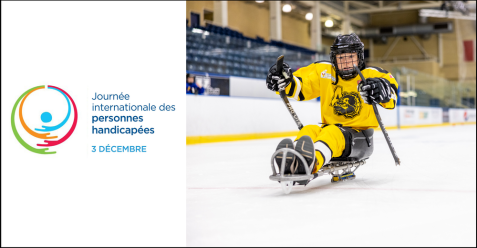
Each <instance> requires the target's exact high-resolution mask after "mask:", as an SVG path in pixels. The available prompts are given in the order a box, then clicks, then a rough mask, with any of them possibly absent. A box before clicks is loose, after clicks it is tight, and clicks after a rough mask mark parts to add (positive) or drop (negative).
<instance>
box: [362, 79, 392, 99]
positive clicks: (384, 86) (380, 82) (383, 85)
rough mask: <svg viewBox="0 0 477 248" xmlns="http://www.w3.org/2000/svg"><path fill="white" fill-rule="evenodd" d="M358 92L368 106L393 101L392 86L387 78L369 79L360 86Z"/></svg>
mask: <svg viewBox="0 0 477 248" xmlns="http://www.w3.org/2000/svg"><path fill="white" fill-rule="evenodd" d="M358 91H359V94H360V95H361V98H362V99H363V101H364V102H365V103H367V104H373V103H376V104H378V103H387V102H389V100H391V97H392V90H391V84H390V83H389V81H388V80H387V79H385V78H368V79H366V82H363V81H361V82H360V83H359V84H358Z"/></svg>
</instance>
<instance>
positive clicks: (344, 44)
mask: <svg viewBox="0 0 477 248" xmlns="http://www.w3.org/2000/svg"><path fill="white" fill-rule="evenodd" d="M330 59H331V64H332V65H333V66H334V67H335V70H336V72H337V74H338V75H339V76H340V77H341V78H342V79H344V80H349V79H352V78H354V77H356V76H357V75H358V72H357V71H356V70H355V69H354V67H353V65H357V66H358V68H359V69H360V70H363V69H364V68H365V67H366V66H365V64H364V45H363V43H362V42H361V40H360V39H359V37H358V36H357V35H356V34H354V33H353V34H350V35H338V37H336V40H335V42H334V43H333V45H332V46H331V52H330Z"/></svg>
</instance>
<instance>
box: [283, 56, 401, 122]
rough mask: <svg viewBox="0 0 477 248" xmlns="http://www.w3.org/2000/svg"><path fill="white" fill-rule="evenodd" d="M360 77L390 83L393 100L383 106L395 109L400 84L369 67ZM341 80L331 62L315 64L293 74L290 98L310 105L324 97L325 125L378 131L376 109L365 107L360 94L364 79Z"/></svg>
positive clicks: (380, 70)
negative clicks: (308, 102) (376, 129)
mask: <svg viewBox="0 0 477 248" xmlns="http://www.w3.org/2000/svg"><path fill="white" fill-rule="evenodd" d="M361 73H362V74H363V76H364V77H365V78H385V79H387V80H388V81H389V82H390V83H391V88H392V89H393V91H394V92H393V98H392V99H391V100H390V101H389V102H387V103H381V104H380V105H381V106H382V107H384V108H386V109H394V107H395V106H396V100H397V95H396V94H397V89H398V83H397V81H396V80H395V79H394V77H393V76H392V75H391V73H389V72H387V71H386V70H384V69H381V68H379V67H367V68H366V69H364V70H362V71H361ZM336 76H338V75H337V74H336V73H335V70H334V68H333V66H332V64H331V63H330V62H328V61H319V62H315V63H313V64H311V65H309V66H307V67H302V68H300V69H299V70H297V71H296V72H294V73H293V79H294V80H293V81H292V82H291V83H290V84H289V85H288V86H287V87H286V89H285V92H286V94H287V96H288V97H289V98H294V99H295V100H297V101H307V100H311V99H314V98H317V97H321V99H320V100H321V122H322V123H324V124H338V123H339V124H342V125H343V126H345V127H352V128H354V129H359V130H365V129H368V128H376V127H378V125H379V124H378V121H377V120H376V116H375V114H374V109H373V106H372V105H370V104H366V103H364V101H363V99H361V95H360V94H359V92H358V83H359V82H361V78H360V77H359V75H358V76H356V77H355V78H353V79H350V80H344V79H342V78H341V77H339V76H338V77H339V78H338V79H336V78H335V77H336Z"/></svg>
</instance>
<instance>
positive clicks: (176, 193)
mask: <svg viewBox="0 0 477 248" xmlns="http://www.w3.org/2000/svg"><path fill="white" fill-rule="evenodd" d="M185 4H186V3H185V2H151V1H146V2H133V1H129V2H126V1H122V2H109V1H106V2H95V1H88V2H79V1H69V2H56V1H54V2H27V1H23V2H11V1H9V2H2V89H1V92H2V96H1V101H2V136H1V137H2V156H1V158H2V246H33V247H35V246H36V247H41V246H44V247H55V246H57V247H58V246H60V247H61V246H109V247H115V246H172V245H175V246H184V245H185V207H186V206H185V188H184V185H185V177H174V178H171V177H164V174H165V173H171V168H170V165H171V164H175V165H179V166H175V167H174V168H173V172H172V173H174V174H176V175H181V174H182V175H183V174H185V168H184V166H180V165H184V164H185V157H184V156H183V153H184V149H185V134H184V130H185V122H186V120H185V96H184V87H183V86H184V85H183V81H182V77H181V79H180V80H179V79H178V77H177V75H181V74H183V73H184V68H185V59H184V58H185V49H184V48H185V45H186V44H185V42H186V39H185V38H186V37H185V30H184V25H183V24H184V21H183V20H184V18H183V12H184V10H185ZM171 37H174V38H173V39H171ZM171 65H174V66H171ZM38 85H54V86H58V87H60V88H62V89H63V90H65V91H66V92H68V93H69V94H70V95H71V97H72V98H73V99H74V101H75V102H76V105H77V109H78V124H77V127H76V129H75V131H74V133H73V134H72V136H71V137H70V138H69V139H68V140H67V141H66V142H65V143H63V144H61V145H59V146H55V147H52V148H51V149H52V150H55V151H57V154H54V155H41V154H36V153H32V152H30V151H28V150H26V149H25V148H24V147H23V146H21V145H20V143H19V142H17V140H16V138H15V137H14V135H13V132H12V128H11V124H10V117H11V112H12V108H13V105H14V103H15V101H16V100H17V98H18V97H19V96H20V95H21V94H23V93H24V92H25V91H26V90H28V89H30V88H32V87H35V86H38ZM95 92H98V93H103V94H107V93H109V94H121V93H123V94H129V95H130V96H131V99H130V100H129V101H92V100H91V98H93V97H94V93H95ZM38 93H39V94H35V95H33V94H32V95H31V98H28V99H27V100H26V102H25V106H24V107H25V115H27V116H28V117H26V118H27V120H26V121H27V123H28V125H29V126H31V127H33V128H34V127H36V126H37V125H38V124H41V122H39V114H41V112H42V111H52V114H53V118H55V117H56V118H57V117H60V116H64V114H65V111H66V104H65V103H63V101H65V100H64V99H62V97H61V96H58V95H51V97H49V96H47V95H42V94H43V93H44V94H48V92H42V93H40V92H38ZM58 101H59V103H58ZM93 102H94V103H96V104H101V103H103V104H121V103H123V104H124V103H131V104H148V103H151V104H154V105H156V106H159V105H161V104H163V103H166V104H169V105H173V104H174V105H175V106H176V111H175V112H158V111H156V112H134V113H132V112H106V111H104V112H92V111H91V107H92V104H93ZM55 111H56V112H55ZM93 114H97V115H143V116H144V122H142V123H102V124H98V125H97V126H98V127H99V126H103V127H113V126H114V125H119V126H122V127H137V128H139V127H140V126H141V125H142V126H143V128H144V127H154V128H155V131H156V132H155V133H154V134H152V135H145V134H142V135H134V136H131V135H93V134H92V126H93V124H92V122H91V115H93ZM15 120H16V121H17V122H18V117H15ZM56 121H57V120H56V119H53V121H52V123H53V122H55V123H56ZM65 126H71V120H69V121H68V123H67V124H66V125H65ZM60 132H61V131H60ZM60 134H61V133H60ZM20 136H22V137H27V136H28V134H26V133H25V132H23V131H21V132H20ZM27 142H29V140H27ZM93 145H96V146H100V145H102V146H106V145H111V146H112V145H123V146H126V145H141V146H147V152H146V153H92V152H91V146H93ZM166 185H168V187H167V190H165V187H166Z"/></svg>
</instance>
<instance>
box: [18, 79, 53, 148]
mask: <svg viewBox="0 0 477 248" xmlns="http://www.w3.org/2000/svg"><path fill="white" fill-rule="evenodd" d="M42 87H45V86H44V85H41V86H36V87H33V88H31V89H29V90H27V91H25V93H23V95H21V96H20V97H19V98H18V100H17V101H16V102H15V105H14V106H13V110H12V118H11V122H12V130H13V134H14V135H15V138H17V140H18V142H19V143H20V144H21V145H22V146H23V147H25V148H26V149H28V150H29V151H31V152H34V153H38V154H55V153H56V152H47V151H48V149H49V148H42V149H37V148H35V147H32V146H30V145H29V144H27V143H26V142H25V141H24V140H23V139H22V137H20V134H18V131H17V127H16V126H15V112H16V110H17V106H18V103H20V101H21V100H22V99H23V97H25V95H26V94H28V93H30V91H33V90H35V89H38V88H42Z"/></svg>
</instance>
